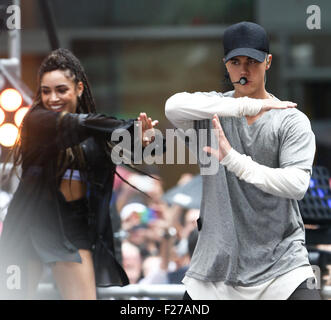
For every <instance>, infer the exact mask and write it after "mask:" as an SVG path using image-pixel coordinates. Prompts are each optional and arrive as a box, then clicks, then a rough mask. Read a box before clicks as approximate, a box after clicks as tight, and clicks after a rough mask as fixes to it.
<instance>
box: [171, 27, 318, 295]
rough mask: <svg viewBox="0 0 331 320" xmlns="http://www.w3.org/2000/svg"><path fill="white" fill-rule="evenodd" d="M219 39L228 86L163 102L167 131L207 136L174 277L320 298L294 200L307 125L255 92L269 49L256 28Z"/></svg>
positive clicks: (191, 291) (213, 290)
mask: <svg viewBox="0 0 331 320" xmlns="http://www.w3.org/2000/svg"><path fill="white" fill-rule="evenodd" d="M223 44H224V53H225V57H224V59H223V61H224V63H225V66H226V69H227V72H228V75H229V79H230V81H231V82H232V83H233V84H234V87H235V90H234V91H231V92H226V93H217V92H209V93H202V92H196V93H193V94H190V93H186V92H184V93H178V94H175V95H174V96H172V97H170V98H169V99H168V100H167V102H166V109H165V112H166V116H167V118H168V119H169V120H170V121H171V122H172V123H173V124H174V125H175V126H176V127H177V128H182V129H184V130H187V129H194V130H195V131H196V132H198V131H199V130H201V129H204V130H205V129H208V130H207V132H208V134H209V135H215V137H216V138H217V139H216V141H217V144H216V145H209V146H208V145H207V146H205V147H204V148H203V150H204V152H205V154H204V155H203V156H200V157H198V161H199V164H200V172H201V175H202V178H203V195H202V201H201V212H200V218H199V239H198V242H197V245H196V249H195V251H194V254H193V257H192V260H191V265H190V268H189V270H188V271H187V273H186V276H185V278H184V280H183V282H184V284H185V286H186V289H187V292H188V295H187V296H190V297H191V298H192V299H320V295H319V292H318V291H317V290H316V288H315V287H314V285H312V280H311V279H314V273H313V270H312V267H311V265H310V263H309V260H308V252H307V250H306V248H305V232H304V224H303V221H302V218H301V215H300V212H299V207H298V203H297V200H300V199H302V198H303V196H304V194H305V192H306V191H307V188H308V185H309V179H310V175H311V173H312V163H313V159H314V154H315V137H314V134H313V132H312V130H311V126H310V122H309V120H308V118H307V117H306V116H305V115H304V114H303V113H302V112H300V111H299V110H297V109H296V108H294V107H295V106H296V105H295V104H293V103H291V102H288V101H285V102H283V101H279V100H278V99H277V98H276V97H274V96H273V95H271V94H269V93H268V92H267V91H266V90H265V73H266V71H267V70H268V69H269V68H270V65H271V60H272V55H271V54H269V41H268V37H267V34H266V32H265V30H264V29H263V28H262V27H261V26H259V25H257V24H255V23H250V22H241V23H238V24H235V25H232V26H230V27H229V28H227V30H226V31H225V33H224V43H223ZM212 129H213V130H212ZM210 138H211V136H209V140H210ZM198 147H199V143H198ZM210 155H211V157H214V159H217V161H219V167H218V170H217V172H216V173H212V174H208V173H206V171H205V170H204V164H205V163H206V161H205V158H206V157H208V156H210ZM309 281H310V282H309Z"/></svg>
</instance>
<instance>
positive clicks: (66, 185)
mask: <svg viewBox="0 0 331 320" xmlns="http://www.w3.org/2000/svg"><path fill="white" fill-rule="evenodd" d="M60 191H61V192H62V194H63V196H64V198H65V199H66V200H67V201H74V200H78V199H81V198H84V197H85V196H86V184H85V183H84V182H82V181H77V180H71V181H70V180H65V179H63V180H62V181H61V184H60Z"/></svg>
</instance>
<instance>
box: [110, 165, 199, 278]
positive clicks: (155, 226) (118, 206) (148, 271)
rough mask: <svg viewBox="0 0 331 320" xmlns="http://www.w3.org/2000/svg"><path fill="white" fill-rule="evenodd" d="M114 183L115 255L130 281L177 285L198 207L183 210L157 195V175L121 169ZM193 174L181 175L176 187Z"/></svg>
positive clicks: (160, 191) (190, 245)
mask: <svg viewBox="0 0 331 320" xmlns="http://www.w3.org/2000/svg"><path fill="white" fill-rule="evenodd" d="M117 170H118V173H119V174H120V175H121V176H122V177H123V178H124V179H126V180H127V181H128V182H129V184H131V185H133V186H134V187H136V188H137V189H139V190H140V191H138V190H137V189H135V188H133V187H132V186H130V185H129V184H127V183H125V182H123V181H122V180H121V179H119V178H117V179H116V180H115V184H114V195H113V200H112V202H113V206H112V220H115V219H116V217H115V215H116V214H117V215H118V216H119V218H120V223H119V224H117V226H118V227H119V228H118V230H115V235H118V236H117V238H118V241H115V243H116V245H117V246H120V247H121V252H120V255H119V256H118V257H119V259H121V261H122V265H123V267H124V269H125V271H126V272H127V274H128V277H129V280H130V283H131V284H138V283H139V284H180V283H181V280H182V279H183V278H184V274H185V272H186V270H187V268H188V265H189V263H190V259H191V256H192V254H193V250H194V247H195V244H196V241H197V238H198V230H197V219H198V217H199V209H188V208H185V207H181V206H179V205H177V204H171V203H167V202H166V201H165V200H164V199H163V195H164V189H163V184H162V179H160V177H159V176H158V175H157V174H155V173H154V174H152V176H153V177H154V179H153V178H151V177H149V176H146V175H142V174H139V173H136V172H130V171H128V170H127V169H124V168H122V167H118V168H117ZM192 178H193V176H192V175H191V174H184V175H183V176H182V177H180V179H179V180H178V182H177V185H182V184H185V183H187V182H189V181H190V180H191V179H192Z"/></svg>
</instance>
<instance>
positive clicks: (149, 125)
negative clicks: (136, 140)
mask: <svg viewBox="0 0 331 320" xmlns="http://www.w3.org/2000/svg"><path fill="white" fill-rule="evenodd" d="M138 121H141V130H142V145H143V147H146V146H148V145H149V144H150V143H151V142H153V141H154V139H155V133H154V127H155V126H157V125H158V123H159V121H158V120H154V121H152V119H151V118H148V117H147V115H146V113H140V114H139V117H138Z"/></svg>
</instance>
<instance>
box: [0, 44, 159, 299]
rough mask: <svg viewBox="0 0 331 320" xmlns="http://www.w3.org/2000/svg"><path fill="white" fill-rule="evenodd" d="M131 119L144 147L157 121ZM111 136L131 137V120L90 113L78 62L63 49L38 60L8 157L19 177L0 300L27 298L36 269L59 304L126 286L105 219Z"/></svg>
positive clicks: (3, 248)
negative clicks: (47, 274)
mask: <svg viewBox="0 0 331 320" xmlns="http://www.w3.org/2000/svg"><path fill="white" fill-rule="evenodd" d="M137 120H138V121H139V124H140V125H141V131H142V137H140V139H141V138H143V140H144V141H143V142H142V145H143V146H146V145H147V144H148V143H149V141H148V139H149V138H146V137H145V136H146V134H147V130H152V131H153V127H154V126H155V125H156V124H157V121H152V120H151V119H150V118H148V117H147V115H146V114H145V113H141V114H140V116H139V117H138V118H137ZM116 129H123V130H128V131H129V132H130V133H131V137H133V136H134V134H133V132H134V120H118V119H116V118H113V117H107V116H104V115H101V114H97V113H96V109H95V104H94V101H93V97H92V94H91V91H90V88H89V84H88V81H87V78H86V75H85V72H84V69H83V67H82V66H81V64H80V62H79V60H78V59H77V58H76V57H75V56H74V55H73V54H72V53H71V52H70V51H69V50H66V49H58V50H55V51H53V52H52V53H51V54H50V55H49V56H48V57H46V59H45V60H44V61H43V63H42V64H41V66H40V69H39V73H38V88H37V93H36V97H35V99H34V103H33V105H32V106H31V108H30V110H29V112H28V113H27V115H26V117H25V119H24V121H23V124H22V126H21V129H20V139H19V140H18V141H17V143H16V145H15V147H14V149H13V152H12V154H13V164H14V166H13V167H14V168H15V167H18V166H21V167H22V176H21V180H20V184H19V186H18V188H17V190H16V192H15V194H14V196H13V199H12V201H11V203H10V205H9V207H8V211H7V216H6V218H5V221H4V226H3V233H2V236H1V238H0V266H1V268H0V280H1V283H0V296H1V293H2V294H3V297H4V298H6V299H7V298H8V299H25V298H28V299H32V298H33V296H34V293H35V292H36V289H37V285H38V282H39V279H40V276H41V271H42V266H43V264H48V265H50V266H51V268H52V273H53V277H54V279H55V281H56V285H57V287H58V289H59V291H60V293H61V295H62V297H63V299H96V286H110V285H120V286H122V285H126V284H128V279H127V276H126V274H125V272H124V270H123V269H122V267H121V266H120V264H119V263H118V262H117V261H116V259H115V257H114V248H113V233H112V228H111V221H110V216H109V202H110V198H111V194H112V187H113V181H114V174H115V173H116V170H115V169H116V165H115V164H114V162H113V161H112V160H111V157H110V154H111V151H112V147H113V146H114V143H113V142H112V141H111V139H110V138H111V134H112V132H113V131H114V130H116ZM132 141H133V138H132ZM133 142H136V140H134V141H133ZM128 151H130V150H128ZM1 290H2V292H1Z"/></svg>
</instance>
